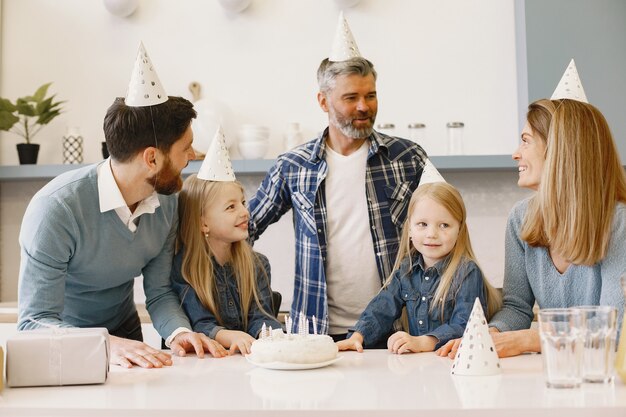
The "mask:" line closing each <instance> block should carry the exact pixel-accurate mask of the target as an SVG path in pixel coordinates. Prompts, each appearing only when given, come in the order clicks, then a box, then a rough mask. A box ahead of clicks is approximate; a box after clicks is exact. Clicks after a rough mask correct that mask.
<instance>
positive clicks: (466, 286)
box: [426, 262, 487, 349]
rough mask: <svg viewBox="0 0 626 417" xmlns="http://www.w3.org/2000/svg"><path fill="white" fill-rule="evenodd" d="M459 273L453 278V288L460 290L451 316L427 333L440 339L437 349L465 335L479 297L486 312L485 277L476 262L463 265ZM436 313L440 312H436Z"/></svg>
mask: <svg viewBox="0 0 626 417" xmlns="http://www.w3.org/2000/svg"><path fill="white" fill-rule="evenodd" d="M457 274H458V275H457V276H456V277H454V279H453V286H454V287H453V288H458V290H456V293H455V294H454V309H453V310H452V314H451V315H450V318H449V319H448V321H447V322H446V323H444V324H442V325H441V326H439V327H437V328H435V329H433V330H432V331H431V332H428V333H426V335H427V336H434V337H436V338H437V339H438V340H439V341H438V342H437V345H435V349H438V348H439V347H441V346H443V345H444V344H446V343H447V342H448V341H449V340H451V339H456V338H459V337H461V336H463V332H464V331H465V326H466V325H467V322H468V321H469V316H470V314H471V312H472V308H473V306H474V302H475V300H476V298H477V297H478V298H479V299H480V303H481V304H482V307H483V311H485V312H486V309H487V299H486V296H485V290H484V283H483V279H484V278H483V274H482V273H481V272H480V269H479V268H478V266H477V265H476V264H475V263H474V262H469V263H467V264H465V265H462V266H461V267H460V268H459V270H458V271H457ZM434 314H439V313H438V312H435V313H434Z"/></svg>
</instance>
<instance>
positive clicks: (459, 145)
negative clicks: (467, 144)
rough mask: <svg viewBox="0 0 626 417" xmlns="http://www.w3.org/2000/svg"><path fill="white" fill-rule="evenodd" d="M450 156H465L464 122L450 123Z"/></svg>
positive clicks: (448, 125) (448, 124) (447, 125)
mask: <svg viewBox="0 0 626 417" xmlns="http://www.w3.org/2000/svg"><path fill="white" fill-rule="evenodd" d="M446 127H447V128H448V155H463V128H464V127H465V123H463V122H448V123H447V124H446Z"/></svg>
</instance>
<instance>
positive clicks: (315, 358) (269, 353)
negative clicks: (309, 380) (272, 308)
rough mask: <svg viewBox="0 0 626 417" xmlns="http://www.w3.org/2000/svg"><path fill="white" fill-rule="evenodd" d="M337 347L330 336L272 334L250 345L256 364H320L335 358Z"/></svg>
mask: <svg viewBox="0 0 626 417" xmlns="http://www.w3.org/2000/svg"><path fill="white" fill-rule="evenodd" d="M337 350H338V349H337V345H336V344H335V342H333V339H332V338H331V337H330V336H326V335H317V334H309V335H298V334H289V335H287V334H284V333H282V332H280V333H278V332H272V336H270V337H266V338H263V339H259V340H255V341H254V342H253V343H252V358H253V359H252V360H254V361H255V362H258V363H269V362H285V363H321V362H327V361H330V360H332V359H335V358H336V357H337Z"/></svg>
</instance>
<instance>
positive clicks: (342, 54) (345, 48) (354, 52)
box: [328, 12, 361, 62]
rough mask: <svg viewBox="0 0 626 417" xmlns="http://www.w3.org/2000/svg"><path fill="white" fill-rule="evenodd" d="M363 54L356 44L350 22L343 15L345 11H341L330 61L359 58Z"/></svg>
mask: <svg viewBox="0 0 626 417" xmlns="http://www.w3.org/2000/svg"><path fill="white" fill-rule="evenodd" d="M360 56H361V53H360V52H359V47H358V46H356V41H355V40H354V36H352V31H351V30H350V26H348V22H347V21H346V19H345V18H344V17H343V12H341V13H339V22H337V30H336V32H335V39H334V40H333V45H332V49H331V51H330V56H329V57H328V60H329V61H332V62H340V61H346V60H348V59H350V58H358V57H360Z"/></svg>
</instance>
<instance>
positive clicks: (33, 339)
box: [6, 328, 109, 387]
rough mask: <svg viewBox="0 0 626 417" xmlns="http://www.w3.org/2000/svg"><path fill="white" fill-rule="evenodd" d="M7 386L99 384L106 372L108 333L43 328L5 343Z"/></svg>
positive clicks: (101, 330) (103, 331) (107, 366)
mask: <svg viewBox="0 0 626 417" xmlns="http://www.w3.org/2000/svg"><path fill="white" fill-rule="evenodd" d="M6 348H7V360H6V368H7V371H6V372H7V385H8V386H10V387H32V386H45V385H78V384H102V383H104V382H105V381H106V379H107V376H108V372H109V333H108V332H107V330H106V329H104V328H86V329H79V328H46V329H36V330H30V331H23V332H19V333H17V334H15V335H14V336H13V337H11V338H9V339H8V340H7V344H6Z"/></svg>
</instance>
